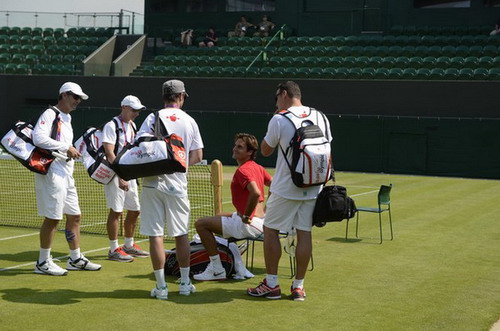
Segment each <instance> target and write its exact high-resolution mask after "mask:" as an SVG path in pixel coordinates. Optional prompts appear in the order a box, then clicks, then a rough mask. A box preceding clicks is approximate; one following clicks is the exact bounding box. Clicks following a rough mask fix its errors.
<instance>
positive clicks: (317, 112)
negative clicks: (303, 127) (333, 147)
mask: <svg viewBox="0 0 500 331" xmlns="http://www.w3.org/2000/svg"><path fill="white" fill-rule="evenodd" d="M312 111H315V112H316V124H319V116H321V118H322V119H323V123H324V124H325V132H324V134H325V137H326V139H328V141H330V135H329V134H328V131H329V130H328V126H327V121H326V115H325V114H324V113H323V112H322V111H320V110H317V109H316V108H311V112H312Z"/></svg>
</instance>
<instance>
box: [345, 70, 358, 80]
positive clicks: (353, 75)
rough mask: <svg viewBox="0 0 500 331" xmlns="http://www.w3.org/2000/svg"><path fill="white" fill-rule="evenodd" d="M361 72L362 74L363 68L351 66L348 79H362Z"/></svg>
mask: <svg viewBox="0 0 500 331" xmlns="http://www.w3.org/2000/svg"><path fill="white" fill-rule="evenodd" d="M361 74H362V69H361V68H350V69H349V75H348V76H347V78H348V79H360V78H361Z"/></svg>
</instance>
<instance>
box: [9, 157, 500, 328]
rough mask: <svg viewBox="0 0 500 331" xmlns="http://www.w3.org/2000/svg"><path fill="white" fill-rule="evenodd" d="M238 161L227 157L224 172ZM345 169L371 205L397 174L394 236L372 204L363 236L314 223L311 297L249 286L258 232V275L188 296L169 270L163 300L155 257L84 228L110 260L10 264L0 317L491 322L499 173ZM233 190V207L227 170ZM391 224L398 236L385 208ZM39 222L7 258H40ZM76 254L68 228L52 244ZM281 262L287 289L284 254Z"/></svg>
mask: <svg viewBox="0 0 500 331" xmlns="http://www.w3.org/2000/svg"><path fill="white" fill-rule="evenodd" d="M233 171H234V168H233V167H225V174H226V177H227V178H230V176H231V174H232V172H233ZM337 180H338V183H339V184H340V185H344V186H346V187H347V188H348V193H349V195H351V196H353V197H354V199H355V201H356V204H357V205H358V206H366V205H373V204H374V203H375V201H376V193H375V192H376V191H377V190H378V187H379V186H380V185H381V184H389V183H392V184H393V185H394V188H393V190H392V193H391V197H392V208H393V225H394V237H395V238H394V241H390V240H384V242H383V244H382V245H379V244H378V219H377V216H376V215H368V214H363V215H362V216H361V220H360V238H355V236H354V224H355V222H353V221H351V222H350V230H351V231H350V234H349V240H348V241H345V239H344V238H345V221H344V222H341V223H330V224H328V225H327V226H325V227H323V228H314V229H313V242H314V253H313V254H314V270H313V271H311V272H309V273H308V274H307V277H306V281H305V289H306V291H307V295H308V296H307V300H306V301H305V302H293V301H291V300H288V299H287V298H283V299H282V300H277V301H274V300H267V299H259V298H252V297H249V296H248V295H246V293H245V290H246V288H247V287H250V286H252V287H253V286H255V285H257V283H258V282H259V281H260V280H261V279H262V278H263V277H264V275H265V269H264V260H263V255H262V245H261V244H260V243H257V244H256V258H255V269H254V273H255V274H256V277H255V278H253V279H249V280H244V281H233V280H228V281H224V282H197V283H195V285H196V286H197V290H198V292H197V293H195V294H193V295H191V296H189V297H184V296H180V295H179V294H178V287H177V285H175V284H174V281H175V279H173V278H169V279H168V284H169V288H170V292H171V294H170V297H169V300H168V301H159V300H154V299H151V298H149V291H150V290H151V288H152V287H153V286H154V277H153V275H152V272H151V265H150V261H149V259H136V261H134V262H133V263H129V264H127V263H117V262H111V261H107V260H106V259H105V257H106V252H107V251H106V250H107V245H108V241H107V238H106V237H104V236H99V235H84V236H83V238H82V250H83V251H91V252H89V253H88V254H87V256H89V257H90V258H92V259H93V260H95V261H97V262H99V263H102V265H103V269H102V270H101V271H99V272H70V273H69V275H68V276H66V277H49V276H41V275H35V274H33V272H32V271H33V265H32V264H30V265H26V266H20V267H17V268H15V269H10V270H7V271H0V298H1V301H0V325H1V329H2V330H19V329H35V328H36V329H42V330H46V329H56V330H57V329H73V330H80V329H82V330H83V329H85V330H88V329H102V328H108V329H113V330H114V329H121V330H135V329H152V328H168V329H183V330H184V329H189V330H191V329H198V330H201V329H207V330H229V329H245V330H247V329H258V330H260V329H262V330H264V329H266V330H267V329H280V330H297V329H299V330H300V329H320V330H326V329H328V330H488V329H489V328H490V326H491V325H492V324H493V323H494V322H495V321H497V320H498V319H499V317H500V254H499V253H500V226H499V218H500V217H499V214H500V204H499V203H498V202H499V201H500V181H494V180H474V179H457V178H438V177H419V176H399V175H397V176H396V175H385V174H361V173H338V174H337ZM223 200H224V202H225V203H224V205H223V206H224V209H225V210H226V211H229V210H231V209H232V208H231V204H230V198H229V180H226V181H225V187H224V198H223ZM383 216H384V217H386V216H387V215H383ZM383 225H384V238H386V239H388V238H389V228H388V223H387V220H386V219H385V218H384V223H383ZM36 232H37V231H36V230H33V229H31V230H30V229H18V228H12V227H0V269H2V268H7V267H11V266H16V265H23V264H27V263H30V262H32V261H34V260H35V259H36V258H37V256H38V236H37V234H36ZM30 233H35V234H34V235H30V236H26V237H21V238H17V239H8V240H5V238H8V237H13V236H19V235H23V234H30ZM142 245H143V247H144V248H146V247H147V242H143V243H142ZM173 246H174V245H173V244H172V242H167V243H166V247H167V248H170V247H173ZM66 254H67V245H66V243H65V240H64V235H63V234H62V233H58V234H57V236H56V241H55V244H54V247H53V255H54V257H57V256H64V255H66ZM64 263H65V261H64ZM61 265H63V263H61ZM279 272H280V283H281V286H282V292H283V293H284V294H288V292H289V287H290V284H291V279H290V278H289V265H288V256H287V255H286V254H283V256H282V260H281V264H280V270H279Z"/></svg>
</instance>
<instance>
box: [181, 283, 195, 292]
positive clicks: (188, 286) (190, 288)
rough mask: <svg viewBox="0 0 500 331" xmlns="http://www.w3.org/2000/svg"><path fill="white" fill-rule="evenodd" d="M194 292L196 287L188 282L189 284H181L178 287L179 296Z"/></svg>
mask: <svg viewBox="0 0 500 331" xmlns="http://www.w3.org/2000/svg"><path fill="white" fill-rule="evenodd" d="M194 292H196V287H194V285H193V284H192V283H191V282H189V283H187V284H186V283H181V285H179V294H181V295H190V294H191V293H194Z"/></svg>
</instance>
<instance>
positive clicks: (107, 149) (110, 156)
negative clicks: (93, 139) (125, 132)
mask: <svg viewBox="0 0 500 331" xmlns="http://www.w3.org/2000/svg"><path fill="white" fill-rule="evenodd" d="M102 146H104V153H105V154H106V159H107V160H108V162H109V163H113V162H115V158H116V155H115V145H114V144H110V143H102Z"/></svg>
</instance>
